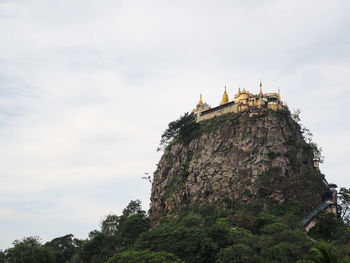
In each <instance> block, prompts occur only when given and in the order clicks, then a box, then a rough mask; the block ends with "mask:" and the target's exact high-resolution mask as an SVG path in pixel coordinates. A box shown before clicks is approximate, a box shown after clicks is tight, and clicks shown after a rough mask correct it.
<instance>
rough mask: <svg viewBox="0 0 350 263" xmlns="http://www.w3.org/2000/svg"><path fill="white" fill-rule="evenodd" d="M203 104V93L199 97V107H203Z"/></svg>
mask: <svg viewBox="0 0 350 263" xmlns="http://www.w3.org/2000/svg"><path fill="white" fill-rule="evenodd" d="M202 104H203V101H202V93H201V95H200V96H199V102H198V104H197V105H202Z"/></svg>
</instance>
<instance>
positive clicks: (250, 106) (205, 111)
mask: <svg viewBox="0 0 350 263" xmlns="http://www.w3.org/2000/svg"><path fill="white" fill-rule="evenodd" d="M285 107H287V105H286V104H285V103H283V102H282V101H281V96H280V91H279V89H278V93H263V92H262V83H261V81H260V91H259V94H256V95H254V94H252V93H250V92H249V91H246V90H245V89H243V91H241V89H239V90H238V93H237V94H235V95H234V100H233V101H229V98H228V95H227V92H226V87H225V92H224V94H223V95H222V100H221V103H220V105H219V106H217V107H214V108H211V107H210V106H209V105H208V104H207V103H203V101H202V94H201V95H200V99H199V102H198V104H197V106H196V108H195V109H194V110H193V113H195V114H197V122H200V121H203V120H208V119H211V118H213V117H215V116H220V115H223V114H226V113H230V112H235V113H236V112H241V111H255V110H259V109H261V108H268V109H272V110H275V111H277V110H281V109H283V108H285Z"/></svg>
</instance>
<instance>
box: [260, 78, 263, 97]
mask: <svg viewBox="0 0 350 263" xmlns="http://www.w3.org/2000/svg"><path fill="white" fill-rule="evenodd" d="M259 86H260V91H259V96H262V94H263V93H262V81H261V80H260V85H259Z"/></svg>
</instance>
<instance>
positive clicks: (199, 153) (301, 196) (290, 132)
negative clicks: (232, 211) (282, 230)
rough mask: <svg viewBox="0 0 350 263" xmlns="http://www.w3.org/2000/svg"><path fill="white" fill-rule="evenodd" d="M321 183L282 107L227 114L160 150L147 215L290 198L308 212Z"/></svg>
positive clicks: (317, 197)
mask: <svg viewBox="0 0 350 263" xmlns="http://www.w3.org/2000/svg"><path fill="white" fill-rule="evenodd" d="M323 187H324V185H323V176H322V175H321V174H320V172H319V170H318V169H317V168H314V167H313V150H312V148H311V146H310V145H308V144H307V143H306V142H305V140H304V138H303V135H302V133H301V131H300V126H299V125H298V124H297V123H296V122H295V121H294V120H293V119H292V118H291V117H290V113H289V112H288V111H279V112H274V111H271V110H263V111H260V112H255V113H251V112H244V113H239V114H235V113H233V114H227V115H224V116H220V117H216V118H213V119H211V120H207V121H203V122H200V123H199V127H198V131H197V135H196V136H195V137H194V139H192V140H191V141H190V142H188V143H186V144H184V143H181V142H179V141H177V140H176V139H174V141H173V142H172V143H170V145H169V146H168V147H167V148H166V149H165V151H164V154H163V156H162V158H161V159H160V161H159V163H158V168H157V170H156V171H155V172H154V175H153V185H152V194H151V218H152V219H153V220H156V219H157V218H159V217H160V216H162V215H165V214H168V213H170V214H171V213H173V214H176V213H177V211H179V210H181V208H183V207H188V206H192V205H199V206H200V205H203V204H208V203H214V204H217V205H218V206H230V207H231V208H234V207H235V206H236V205H238V204H241V203H246V202H252V201H254V200H262V199H263V200H270V201H271V200H272V201H273V202H275V203H276V204H277V205H278V204H283V203H284V202H286V201H288V200H291V199H294V200H297V201H299V203H300V204H301V206H302V208H303V209H304V211H308V210H310V209H311V208H313V207H314V206H315V205H317V204H318V203H319V202H320V201H321V194H322V191H323Z"/></svg>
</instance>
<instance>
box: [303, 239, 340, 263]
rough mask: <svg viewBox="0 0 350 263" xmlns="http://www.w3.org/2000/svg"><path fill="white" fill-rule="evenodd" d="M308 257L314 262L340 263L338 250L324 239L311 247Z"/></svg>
mask: <svg viewBox="0 0 350 263" xmlns="http://www.w3.org/2000/svg"><path fill="white" fill-rule="evenodd" d="M308 259H309V260H310V261H311V262H313V263H340V259H339V255H338V252H337V251H336V250H335V249H334V248H333V247H332V246H331V245H329V244H327V243H325V242H323V241H321V242H320V244H319V245H318V246H316V247H313V248H311V249H310V255H309V256H308Z"/></svg>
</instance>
